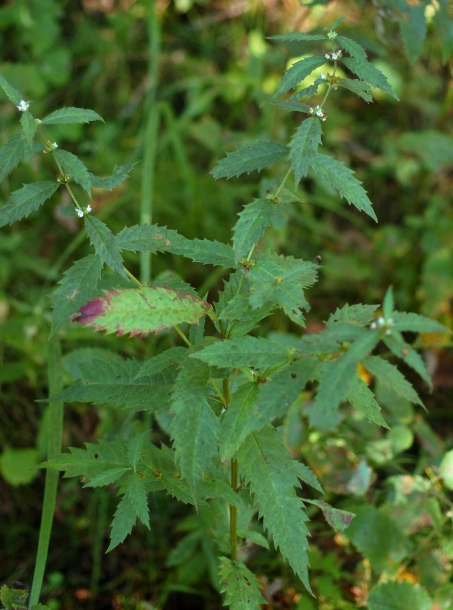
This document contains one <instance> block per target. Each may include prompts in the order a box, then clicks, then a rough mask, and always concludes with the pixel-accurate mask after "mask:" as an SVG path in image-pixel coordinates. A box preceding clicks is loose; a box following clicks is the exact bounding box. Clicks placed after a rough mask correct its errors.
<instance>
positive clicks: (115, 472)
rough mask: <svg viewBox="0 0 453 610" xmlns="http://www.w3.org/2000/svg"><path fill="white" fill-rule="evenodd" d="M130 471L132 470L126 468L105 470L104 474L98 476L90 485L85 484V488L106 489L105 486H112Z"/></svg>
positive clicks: (89, 482)
mask: <svg viewBox="0 0 453 610" xmlns="http://www.w3.org/2000/svg"><path fill="white" fill-rule="evenodd" d="M130 470H131V468H130V467H126V466H120V467H118V468H110V469H108V470H104V471H103V472H100V473H99V474H96V475H95V476H94V477H93V478H92V479H91V480H90V481H88V483H85V485H84V487H104V486H105V485H111V484H112V483H115V482H116V481H118V479H120V478H121V477H122V476H123V474H124V473H125V472H128V471H130Z"/></svg>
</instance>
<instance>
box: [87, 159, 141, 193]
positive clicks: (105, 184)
mask: <svg viewBox="0 0 453 610" xmlns="http://www.w3.org/2000/svg"><path fill="white" fill-rule="evenodd" d="M133 167H134V166H133V165H115V167H114V169H113V175H112V176H108V177H107V178H100V177H99V176H94V175H93V174H91V173H90V172H88V175H89V177H90V182H91V186H92V187H93V188H95V189H105V190H107V191H111V190H112V189H114V188H116V187H118V186H120V185H121V184H123V182H124V181H125V180H127V179H128V178H129V172H130V171H131V169H132V168H133Z"/></svg>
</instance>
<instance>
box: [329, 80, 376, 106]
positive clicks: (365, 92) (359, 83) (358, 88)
mask: <svg viewBox="0 0 453 610" xmlns="http://www.w3.org/2000/svg"><path fill="white" fill-rule="evenodd" d="M337 86H338V87H343V89H348V90H349V91H352V92H353V93H355V94H356V95H358V96H359V97H361V98H362V99H363V100H365V102H372V101H373V96H372V95H371V89H370V85H369V84H368V83H366V82H365V81H363V80H359V79H358V78H355V79H354V80H351V79H349V78H342V79H341V80H339V81H338V82H337Z"/></svg>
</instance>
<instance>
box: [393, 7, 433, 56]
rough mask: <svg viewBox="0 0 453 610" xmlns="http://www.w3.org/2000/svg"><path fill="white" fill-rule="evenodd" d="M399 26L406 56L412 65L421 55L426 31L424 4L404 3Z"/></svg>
mask: <svg viewBox="0 0 453 610" xmlns="http://www.w3.org/2000/svg"><path fill="white" fill-rule="evenodd" d="M399 26H400V32H401V36H402V39H403V44H404V50H405V51H406V57H407V59H408V60H409V63H410V64H412V65H413V64H415V62H416V61H417V59H418V58H419V57H420V55H421V52H422V50H423V44H424V42H425V39H426V34H427V31H428V25H427V23H426V17H425V6H424V5H423V4H416V5H411V4H406V6H405V12H404V13H403V14H402V15H401V16H400V20H399Z"/></svg>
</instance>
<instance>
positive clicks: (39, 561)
mask: <svg viewBox="0 0 453 610" xmlns="http://www.w3.org/2000/svg"><path fill="white" fill-rule="evenodd" d="M48 363H49V364H48V375H49V396H55V395H56V394H59V393H60V392H61V391H62V390H63V372H62V365H61V345H60V340H59V339H58V337H57V336H55V335H54V336H53V337H52V338H51V339H50V341H49V358H48ZM47 409H48V418H47V458H48V459H51V458H52V457H54V456H56V455H58V454H59V453H60V452H61V442H62V438H63V403H62V402H49V404H48V406H47ZM58 474H59V473H58V471H57V470H51V469H47V470H46V483H45V488H44V501H43V507H42V515H41V527H40V530H39V540H38V551H37V555H36V564H35V572H34V574H33V583H32V587H31V593H30V602H29V608H32V607H33V605H34V604H37V603H38V602H39V596H40V595H41V589H42V583H43V579H44V572H45V568H46V562H47V553H48V550H49V541H50V535H51V532H52V522H53V515H54V511H55V504H56V499H57V487H58Z"/></svg>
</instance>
